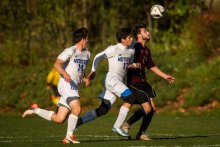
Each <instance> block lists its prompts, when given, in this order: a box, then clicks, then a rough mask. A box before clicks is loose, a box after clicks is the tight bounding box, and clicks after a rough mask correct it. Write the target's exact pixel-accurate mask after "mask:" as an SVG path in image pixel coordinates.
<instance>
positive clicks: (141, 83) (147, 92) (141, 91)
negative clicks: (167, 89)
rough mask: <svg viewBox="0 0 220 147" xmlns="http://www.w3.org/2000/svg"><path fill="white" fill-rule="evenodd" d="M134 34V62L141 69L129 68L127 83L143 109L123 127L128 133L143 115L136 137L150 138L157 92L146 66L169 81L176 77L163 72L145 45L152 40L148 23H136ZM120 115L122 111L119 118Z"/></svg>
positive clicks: (138, 138) (139, 138)
mask: <svg viewBox="0 0 220 147" xmlns="http://www.w3.org/2000/svg"><path fill="white" fill-rule="evenodd" d="M133 35H134V37H135V38H136V40H137V41H136V42H135V43H134V49H135V55H134V61H133V63H141V69H128V73H127V84H128V87H129V88H130V89H131V91H132V93H134V95H135V97H134V98H135V103H136V104H141V105H142V109H139V110H137V111H136V112H135V113H134V114H133V115H132V116H131V117H130V118H129V119H128V121H127V122H125V123H123V124H122V126H121V128H122V129H123V130H124V131H125V132H126V133H128V131H129V129H130V126H131V125H132V124H133V123H135V122H136V121H137V120H139V119H140V118H142V117H143V121H142V124H141V126H140V129H139V131H138V133H137V135H136V139H137V140H150V138H149V137H148V136H147V134H146V130H147V128H148V126H149V124H150V122H151V119H152V117H153V114H154V112H155V110H156V107H155V104H154V101H153V97H155V96H156V93H155V92H154V89H153V88H152V86H151V85H150V84H149V83H148V82H147V78H146V73H145V68H147V69H150V70H151V71H153V72H154V73H155V74H157V75H158V76H160V77H162V78H164V79H165V80H167V81H168V82H169V83H173V82H174V81H175V78H174V77H172V76H170V75H167V74H165V73H164V72H162V71H161V70H160V69H159V68H158V67H157V66H156V65H155V63H154V61H153V60H152V58H151V52H150V49H149V48H148V47H147V46H146V45H145V43H146V42H148V41H149V40H150V33H149V32H148V31H147V30H146V25H145V24H143V23H141V24H137V25H135V26H134V29H133ZM122 106H125V107H127V108H130V107H131V106H130V105H128V103H124V104H123V105H122ZM143 106H146V107H147V109H146V107H145V109H143ZM119 117H120V113H119V116H118V118H119ZM116 122H117V120H116Z"/></svg>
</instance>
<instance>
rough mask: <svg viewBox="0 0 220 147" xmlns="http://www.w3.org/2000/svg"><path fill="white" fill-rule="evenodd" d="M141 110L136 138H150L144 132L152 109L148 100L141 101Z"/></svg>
mask: <svg viewBox="0 0 220 147" xmlns="http://www.w3.org/2000/svg"><path fill="white" fill-rule="evenodd" d="M141 106H142V108H143V109H142V110H143V120H142V123H141V126H140V128H139V131H138V133H137V135H136V139H137V140H150V138H149V137H148V136H147V134H146V130H147V128H148V127H149V125H150V122H151V120H152V117H153V114H154V111H153V109H152V107H151V105H150V102H147V103H143V104H142V105H141Z"/></svg>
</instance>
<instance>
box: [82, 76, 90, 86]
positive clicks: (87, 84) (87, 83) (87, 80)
mask: <svg viewBox="0 0 220 147" xmlns="http://www.w3.org/2000/svg"><path fill="white" fill-rule="evenodd" d="M83 82H84V83H85V86H86V87H88V86H89V85H90V80H89V79H88V78H85V77H84V78H83Z"/></svg>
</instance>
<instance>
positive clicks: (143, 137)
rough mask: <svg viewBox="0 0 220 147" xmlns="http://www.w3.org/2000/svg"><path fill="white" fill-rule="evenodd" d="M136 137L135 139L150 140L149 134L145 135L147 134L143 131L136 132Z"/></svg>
mask: <svg viewBox="0 0 220 147" xmlns="http://www.w3.org/2000/svg"><path fill="white" fill-rule="evenodd" d="M136 139H137V140H145V141H149V140H151V139H150V138H149V136H148V135H147V134H145V133H142V134H140V135H139V134H138V135H137V136H136Z"/></svg>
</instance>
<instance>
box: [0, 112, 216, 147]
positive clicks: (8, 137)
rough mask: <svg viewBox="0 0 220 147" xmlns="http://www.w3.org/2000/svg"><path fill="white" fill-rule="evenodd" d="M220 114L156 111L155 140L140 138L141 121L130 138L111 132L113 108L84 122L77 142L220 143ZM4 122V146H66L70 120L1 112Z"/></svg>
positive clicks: (102, 144) (0, 121) (1, 140)
mask: <svg viewBox="0 0 220 147" xmlns="http://www.w3.org/2000/svg"><path fill="white" fill-rule="evenodd" d="M219 114H220V111H219V110H216V111H214V112H210V113H204V114H200V115H196V114H191V115H182V114H172V113H162V114H156V115H155V116H154V118H153V121H152V124H151V125H150V127H149V129H148V134H149V135H150V136H151V138H152V139H153V140H151V141H137V140H135V139H134V137H135V135H136V132H137V130H138V127H139V125H140V121H139V122H138V123H136V124H135V125H134V126H132V128H131V135H132V140H127V139H125V138H123V137H120V136H118V135H116V134H115V133H112V132H111V127H112V125H113V123H114V121H115V119H116V116H117V114H116V113H112V112H110V113H109V114H107V115H106V116H103V117H101V118H98V119H96V120H95V121H92V122H89V123H87V124H84V125H83V126H81V127H80V128H79V129H78V131H77V134H78V138H79V139H80V141H81V143H80V144H79V145H75V144H74V146H89V147H92V146H95V147H99V146H100V147H107V146H111V147H115V146H139V147H140V146H142V147H143V146H220V117H219ZM0 126H1V128H0V129H1V131H0V146H1V147H4V146H22V147H24V146H27V147H32V146H39V147H41V146H51V147H54V146H63V144H61V142H60V141H61V140H62V139H63V138H64V136H65V133H66V123H64V124H62V125H57V124H55V123H51V122H48V121H46V120H43V119H40V118H39V117H37V116H34V117H27V118H24V119H22V118H21V117H20V116H18V115H7V114H1V115H0ZM67 146H70V145H67ZM71 146H73V145H72V144H71Z"/></svg>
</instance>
